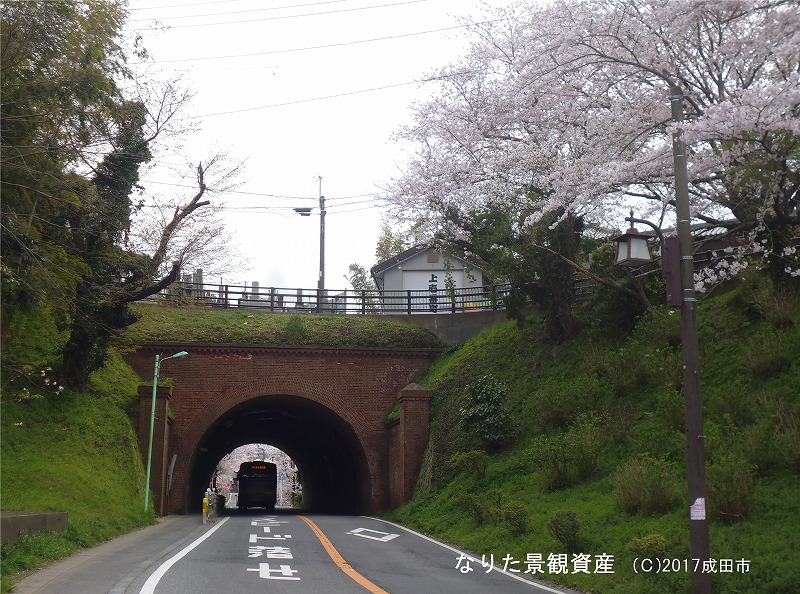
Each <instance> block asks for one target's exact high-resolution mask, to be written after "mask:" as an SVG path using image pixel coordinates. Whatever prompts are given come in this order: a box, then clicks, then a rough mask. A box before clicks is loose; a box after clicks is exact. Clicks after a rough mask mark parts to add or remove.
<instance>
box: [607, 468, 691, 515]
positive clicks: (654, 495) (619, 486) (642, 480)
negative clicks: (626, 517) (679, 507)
mask: <svg viewBox="0 0 800 594" xmlns="http://www.w3.org/2000/svg"><path fill="white" fill-rule="evenodd" d="M614 487H615V490H616V494H617V499H618V501H619V502H620V503H621V504H622V507H623V509H624V510H625V511H626V512H628V513H629V514H632V513H635V512H637V511H643V512H646V513H650V514H656V513H664V512H666V511H667V510H669V509H670V508H671V507H672V506H673V504H674V503H675V501H676V498H677V495H678V491H677V487H676V481H675V477H674V473H673V471H672V468H671V467H670V465H669V464H668V463H667V462H666V461H664V460H656V459H655V458H651V457H648V456H645V457H642V458H631V459H629V460H627V461H626V462H624V463H622V464H620V465H619V466H618V467H617V470H616V471H615V472H614Z"/></svg>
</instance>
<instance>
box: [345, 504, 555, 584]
mask: <svg viewBox="0 0 800 594" xmlns="http://www.w3.org/2000/svg"><path fill="white" fill-rule="evenodd" d="M361 517H362V518H367V519H369V520H378V521H379V522H385V523H387V524H389V525H391V526H394V527H395V528H399V529H400V530H405V531H406V532H410V533H411V534H413V535H414V536H419V537H420V538H422V539H425V540H427V541H428V542H432V543H433V544H437V545H439V546H440V547H443V548H445V549H447V550H448V551H453V552H454V553H458V554H459V555H464V556H465V557H466V558H467V559H469V560H470V561H471V562H473V563H480V562H481V560H480V559H476V558H475V557H472V556H470V555H467V554H466V553H465V552H464V551H459V550H458V549H456V548H453V547H451V546H449V545H446V544H444V543H443V542H439V541H438V540H436V539H435V538H431V537H430V536H425V535H424V534H420V533H419V532H415V531H414V530H412V529H411V528H406V527H405V526H401V525H400V524H395V523H394V522H390V521H389V520H384V519H383V518H375V517H372V516H361ZM500 573H502V574H503V575H507V576H508V577H510V578H513V579H515V580H517V581H518V582H522V583H524V584H528V585H529V586H533V587H534V588H540V589H542V590H544V591H546V592H552V593H553V594H564V591H563V590H554V589H553V588H549V587H548V586H545V585H544V584H540V583H538V582H532V581H531V580H526V579H525V578H521V577H519V576H518V575H514V574H513V573H508V572H506V571H500Z"/></svg>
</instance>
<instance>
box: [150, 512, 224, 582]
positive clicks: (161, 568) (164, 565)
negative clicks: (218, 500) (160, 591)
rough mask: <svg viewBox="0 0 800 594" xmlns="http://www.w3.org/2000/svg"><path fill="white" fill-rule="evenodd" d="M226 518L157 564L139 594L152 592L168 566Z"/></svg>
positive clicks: (178, 559)
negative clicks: (156, 567) (157, 566)
mask: <svg viewBox="0 0 800 594" xmlns="http://www.w3.org/2000/svg"><path fill="white" fill-rule="evenodd" d="M228 519H229V518H223V519H222V520H220V521H219V522H217V525H216V526H214V527H213V528H212V529H211V530H209V531H208V532H206V533H205V534H204V535H203V536H201V537H200V538H198V539H197V540H195V541H194V542H193V543H191V544H190V545H188V546H186V547H184V548H183V549H182V550H181V551H180V552H179V553H177V554H176V555H174V556H173V557H171V558H170V559H168V560H167V561H164V563H162V564H161V565H160V566H159V568H158V569H156V570H155V571H154V572H153V574H152V575H151V576H150V577H149V578H147V581H146V582H145V583H144V586H142V589H141V590H140V591H139V594H154V592H155V591H156V586H157V585H158V582H159V581H160V580H161V578H162V577H164V574H165V573H167V572H168V571H169V568H170V567H172V566H173V565H175V564H176V563H177V562H178V561H180V560H181V559H183V558H184V557H185V556H186V555H188V554H189V553H190V552H191V551H192V549H194V548H195V547H196V546H197V545H199V544H200V543H201V542H203V541H204V540H205V539H207V538H208V537H209V536H211V535H212V534H214V532H215V531H216V530H217V529H219V528H221V527H222V525H223V524H224V523H225V522H227V521H228Z"/></svg>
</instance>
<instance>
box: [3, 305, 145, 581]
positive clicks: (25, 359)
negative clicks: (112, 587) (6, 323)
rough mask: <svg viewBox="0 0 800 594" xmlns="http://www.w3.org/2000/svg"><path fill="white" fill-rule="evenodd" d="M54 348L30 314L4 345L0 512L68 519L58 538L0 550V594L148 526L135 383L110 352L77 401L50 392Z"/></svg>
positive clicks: (44, 323)
mask: <svg viewBox="0 0 800 594" xmlns="http://www.w3.org/2000/svg"><path fill="white" fill-rule="evenodd" d="M63 340H64V336H63V335H61V334H59V332H58V329H57V328H56V326H55V324H54V323H53V322H52V320H51V319H50V318H49V316H47V315H42V314H41V312H39V313H38V314H36V315H30V314H19V315H17V316H15V318H14V320H13V325H12V327H11V330H10V332H9V335H8V339H7V340H6V341H5V342H4V344H3V386H2V434H1V437H2V509H3V510H22V511H65V512H68V513H69V523H68V526H67V530H66V532H65V533H64V534H60V535H53V534H50V535H42V536H34V537H32V538H25V539H23V540H22V541H21V542H20V544H19V545H18V546H14V547H10V546H3V548H2V572H3V585H2V588H3V592H6V591H9V588H10V587H11V582H10V580H9V579H8V576H9V575H11V574H14V573H17V572H20V571H26V570H29V569H33V568H35V567H38V566H40V565H41V564H42V563H43V562H46V561H49V560H54V559H59V558H62V557H64V556H67V555H69V554H72V553H74V552H75V551H77V550H78V549H79V548H80V547H88V546H93V545H95V544H97V543H99V542H102V541H104V540H107V539H109V538H113V537H115V536H118V535H120V534H124V533H126V532H129V531H130V530H132V529H133V528H135V527H138V526H143V525H146V524H149V523H152V521H153V516H152V514H151V513H150V514H145V513H144V511H143V509H142V504H143V498H144V472H143V468H142V461H141V456H140V455H139V448H138V442H137V439H136V435H135V432H134V428H133V423H132V421H131V416H130V415H131V413H132V412H133V411H134V410H135V406H136V403H137V398H138V396H137V387H138V384H139V382H140V380H139V378H138V376H137V375H136V374H135V373H134V372H133V370H132V369H131V368H130V367H129V366H128V365H127V364H126V363H125V362H124V361H123V360H122V358H121V357H120V356H119V354H118V353H117V352H115V351H112V353H111V356H110V358H109V360H108V362H107V364H106V366H105V367H104V368H103V369H102V370H100V371H98V372H96V373H95V374H93V376H92V378H91V385H90V387H89V389H88V390H87V392H86V393H75V392H71V391H69V390H67V391H59V389H58V387H57V386H55V385H53V381H56V380H55V378H54V377H53V376H52V372H51V371H50V370H49V368H50V367H56V364H57V362H58V361H57V359H56V352H57V347H58V345H59V344H61V343H62V341H63ZM47 382H49V383H47Z"/></svg>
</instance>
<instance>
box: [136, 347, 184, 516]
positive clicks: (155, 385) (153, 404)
mask: <svg viewBox="0 0 800 594" xmlns="http://www.w3.org/2000/svg"><path fill="white" fill-rule="evenodd" d="M188 354H189V353H187V352H186V351H179V352H177V353H175V354H174V355H170V356H169V357H164V358H163V359H162V358H161V355H158V354H157V355H156V364H155V370H154V371H153V399H152V401H151V403H150V441H149V443H148V445H147V475H146V477H145V483H144V511H145V513H146V512H147V504H148V503H149V497H150V469H151V468H152V466H153V429H154V428H155V424H156V390H157V389H158V371H159V368H160V367H161V363H162V362H164V361H166V360H167V359H180V358H181V357H185V356H186V355H188Z"/></svg>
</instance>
